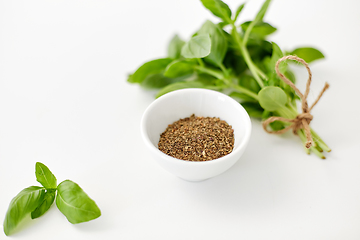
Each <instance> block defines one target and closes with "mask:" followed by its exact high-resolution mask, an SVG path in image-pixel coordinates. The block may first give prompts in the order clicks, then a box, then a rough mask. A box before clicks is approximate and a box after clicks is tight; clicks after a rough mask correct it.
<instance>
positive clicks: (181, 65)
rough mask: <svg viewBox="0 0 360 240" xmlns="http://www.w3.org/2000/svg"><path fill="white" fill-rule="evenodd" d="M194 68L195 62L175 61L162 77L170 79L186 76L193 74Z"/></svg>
mask: <svg viewBox="0 0 360 240" xmlns="http://www.w3.org/2000/svg"><path fill="white" fill-rule="evenodd" d="M194 66H195V62H189V61H184V60H175V61H173V62H171V63H170V64H169V65H168V66H167V67H166V69H165V72H164V76H165V77H170V78H176V77H180V76H184V75H188V74H191V73H193V72H194Z"/></svg>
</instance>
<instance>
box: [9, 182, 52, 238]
mask: <svg viewBox="0 0 360 240" xmlns="http://www.w3.org/2000/svg"><path fill="white" fill-rule="evenodd" d="M44 194H45V189H44V188H43V187H37V186H31V187H28V188H25V189H23V190H22V191H21V192H20V193H18V195H16V196H15V197H14V198H13V199H12V200H11V202H10V205H9V208H8V210H7V212H6V216H5V220H4V232H5V234H6V235H7V236H9V235H10V234H12V233H13V232H14V230H16V227H17V226H18V224H19V223H20V222H21V220H23V219H24V218H25V217H26V216H27V215H28V214H29V213H30V212H32V211H34V210H35V209H36V208H37V207H38V206H39V204H40V203H41V202H42V201H43V199H44Z"/></svg>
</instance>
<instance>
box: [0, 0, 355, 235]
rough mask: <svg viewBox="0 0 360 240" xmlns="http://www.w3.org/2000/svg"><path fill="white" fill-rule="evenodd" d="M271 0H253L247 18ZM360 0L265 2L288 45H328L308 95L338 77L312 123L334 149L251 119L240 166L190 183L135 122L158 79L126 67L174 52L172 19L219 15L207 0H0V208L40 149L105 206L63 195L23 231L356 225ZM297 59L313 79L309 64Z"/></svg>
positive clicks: (181, 24) (25, 179)
mask: <svg viewBox="0 0 360 240" xmlns="http://www.w3.org/2000/svg"><path fill="white" fill-rule="evenodd" d="M262 2H263V1H260V0H249V1H248V3H247V5H246V7H245V8H244V10H243V13H242V15H241V21H245V20H251V19H253V17H254V16H255V14H256V11H257V10H258V9H259V7H260V5H261V4H262ZM227 3H228V4H229V6H230V7H231V8H232V9H236V7H237V6H238V5H239V4H241V3H242V1H236V0H231V1H230V0H228V1H227ZM359 7H360V2H359V1H355V0H343V1H325V0H317V1H313V0H302V1H295V0H292V1H289V0H274V1H273V3H272V4H271V5H270V8H269V10H268V13H267V15H266V16H265V20H266V21H268V22H269V23H271V24H272V25H273V26H275V27H277V28H278V31H277V33H275V34H274V35H272V36H271V38H270V39H271V40H273V41H275V42H276V43H278V44H279V45H280V47H282V49H283V50H291V49H293V48H295V47H299V46H313V47H317V48H319V49H320V50H321V51H323V53H324V54H325V55H326V59H325V60H321V61H317V62H315V63H314V64H312V65H311V69H312V71H313V84H312V86H311V87H312V88H311V92H310V96H309V101H310V102H311V101H312V100H314V99H315V97H316V96H317V94H318V92H319V91H320V90H321V88H322V87H323V85H324V83H325V82H326V81H327V82H329V84H330V89H329V90H328V92H326V93H325V94H324V96H323V99H321V101H320V102H319V104H318V105H317V106H316V107H315V108H314V110H313V112H312V113H313V115H314V120H313V122H312V123H311V124H312V127H313V128H314V129H316V131H317V132H318V133H319V134H320V135H321V136H322V138H323V139H324V140H325V141H326V142H327V143H328V145H329V146H330V147H331V148H332V149H333V151H332V152H331V153H328V154H326V157H327V159H326V160H320V159H319V158H317V157H316V156H314V155H310V156H308V155H306V154H305V152H304V151H303V148H302V146H301V142H300V140H299V139H298V138H297V137H295V136H293V135H292V134H291V133H288V134H285V135H284V136H275V135H269V134H267V133H265V132H264V131H263V130H262V128H261V124H260V122H259V121H257V120H253V121H252V122H253V134H252V137H251V140H250V143H249V146H248V148H247V150H246V152H245V154H244V155H243V157H242V158H241V159H240V160H239V161H238V162H237V163H236V164H235V165H234V167H232V168H231V169H230V170H229V171H227V172H225V173H224V174H222V175H220V176H218V177H215V178H212V179H209V180H207V181H203V182H198V183H192V182H186V181H183V180H181V179H179V178H177V177H175V176H173V175H171V174H169V173H168V172H166V171H165V170H163V169H162V168H161V167H160V166H158V165H157V164H156V163H155V161H153V160H152V159H151V158H150V157H149V154H148V151H147V149H146V148H145V145H144V144H143V142H142V140H141V137H140V130H139V124H140V119H141V116H142V113H143V112H144V110H145V109H146V107H147V106H148V105H149V104H150V103H151V102H152V101H153V100H154V92H151V91H150V92H149V91H145V90H143V89H141V88H140V87H139V86H137V85H130V84H128V83H127V82H126V79H127V75H128V74H129V73H132V72H133V71H134V70H136V69H137V67H139V66H140V65H141V64H142V63H144V62H145V61H149V60H151V59H155V58H159V57H164V56H166V48H167V43H168V42H169V40H170V39H171V37H172V36H173V35H174V34H175V33H178V34H179V35H180V36H181V37H182V38H183V39H188V38H189V37H190V36H191V34H192V33H193V32H194V31H196V30H197V29H198V28H199V27H200V26H201V24H202V23H203V22H204V21H205V20H206V19H211V20H213V21H217V19H216V18H215V17H212V16H211V14H210V12H209V11H207V10H206V9H205V8H203V7H202V5H201V3H200V1H197V0H153V1H146V0H132V1H131V0H117V1H115V0H86V1H85V0H63V1H51V0H50V1H49V0H43V1H40V0H31V1H29V0H1V1H0V196H1V197H0V219H3V218H4V217H5V213H6V210H7V207H8V204H9V203H10V201H11V199H12V198H13V197H14V196H15V195H16V194H17V193H18V192H19V191H21V190H22V189H23V188H25V187H28V186H30V185H38V183H37V182H36V180H35V174H34V172H35V170H34V167H35V163H36V162H37V161H39V162H42V163H44V164H46V165H47V166H48V167H49V168H50V170H52V172H53V173H54V174H55V175H56V177H57V179H58V182H61V181H63V180H65V179H71V180H73V181H75V182H77V183H78V184H79V185H80V186H81V187H82V188H83V189H84V190H85V191H86V192H87V193H88V195H89V196H90V197H91V198H93V199H94V200H95V201H96V203H97V204H98V205H99V207H100V209H101V211H102V216H101V217H100V218H98V219H96V220H94V221H91V222H88V223H83V224H78V225H72V224H70V223H69V222H68V221H67V220H66V218H65V217H64V216H63V215H62V214H61V213H60V212H59V211H58V210H57V208H56V206H55V205H53V206H52V207H51V209H50V210H49V212H48V213H46V214H45V215H44V216H42V217H41V218H39V219H37V220H33V221H30V222H28V223H27V225H26V226H24V227H23V229H22V231H20V232H18V233H17V234H15V235H13V238H14V239H30V240H31V239H37V240H39V239H62V240H63V239H129V240H132V239H172V240H175V239H189V240H191V239H197V240H198V239H207V240H211V239H250V240H252V239H277V240H279V239H292V240H297V239H299V240H300V239H316V240H318V239H326V240H330V239H347V240H352V239H360V227H359V226H360V174H359V172H360V159H359V154H358V149H359V147H360V140H359V133H360V131H359V120H360V118H359V109H358V106H359V98H358V97H359V89H360V79H359V69H360V68H359V63H360V61H359V55H360V48H359V43H360V30H359V27H360V14H359ZM295 70H296V75H297V77H298V80H299V81H298V86H299V88H300V89H302V90H303V89H304V86H305V81H306V79H307V75H306V71H305V70H304V69H303V68H301V67H298V68H295ZM0 228H1V227H0ZM0 239H6V236H5V234H4V233H3V231H2V228H1V231H0Z"/></svg>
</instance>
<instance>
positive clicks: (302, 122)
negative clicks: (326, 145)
mask: <svg viewBox="0 0 360 240" xmlns="http://www.w3.org/2000/svg"><path fill="white" fill-rule="evenodd" d="M287 59H290V60H295V61H298V62H300V63H302V64H303V65H304V66H305V68H306V69H307V71H308V73H309V78H308V80H307V83H306V89H305V93H304V94H302V93H301V92H300V90H299V89H298V88H297V87H296V86H295V84H294V83H293V82H291V81H290V80H289V79H287V78H286V77H285V75H284V74H282V73H281V72H280V70H279V64H280V63H281V62H282V61H285V60H287ZM275 70H276V73H277V75H278V76H279V77H280V79H281V80H283V81H284V82H285V83H286V84H288V85H289V86H290V87H291V88H292V89H294V90H295V92H296V93H297V95H298V96H299V97H300V99H301V108H302V113H300V114H298V115H297V116H296V117H295V118H294V119H288V118H283V117H278V116H273V117H270V118H268V119H267V120H265V121H264V122H263V128H264V130H265V131H266V132H268V133H274V134H282V133H285V132H287V131H288V130H290V129H292V130H293V133H294V134H295V135H297V132H298V131H299V130H301V129H304V131H305V135H306V140H307V141H306V143H305V147H306V148H310V147H311V146H313V144H314V143H313V139H312V137H311V130H310V126H309V124H310V122H311V120H312V119H313V116H312V115H311V114H310V111H311V110H312V109H313V107H314V106H315V105H316V104H317V103H318V101H319V100H320V98H321V96H322V95H323V93H324V92H325V91H326V90H327V89H328V88H329V84H328V83H325V86H324V88H323V89H322V91H321V92H320V94H319V96H318V97H317V99H316V100H315V102H314V103H313V104H312V105H311V107H310V108H309V106H308V103H307V100H306V99H307V96H308V95H309V91H310V83H311V77H312V73H311V71H310V68H309V65H308V64H307V62H305V61H304V60H303V59H302V58H299V57H296V56H291V55H290V56H285V57H282V58H280V59H279V60H278V61H277V62H276V64H275ZM275 121H283V122H289V123H291V124H290V125H289V126H287V127H286V128H284V129H281V130H278V131H270V130H268V129H267V126H268V125H269V124H270V123H272V122H275Z"/></svg>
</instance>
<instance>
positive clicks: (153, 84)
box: [141, 73, 172, 89]
mask: <svg viewBox="0 0 360 240" xmlns="http://www.w3.org/2000/svg"><path fill="white" fill-rule="evenodd" d="M170 83H172V79H171V78H168V77H165V76H164V75H163V74H161V73H158V74H152V75H149V76H147V77H146V78H145V80H144V81H142V83H141V87H143V88H145V89H156V88H162V87H164V86H166V85H168V84H170Z"/></svg>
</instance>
